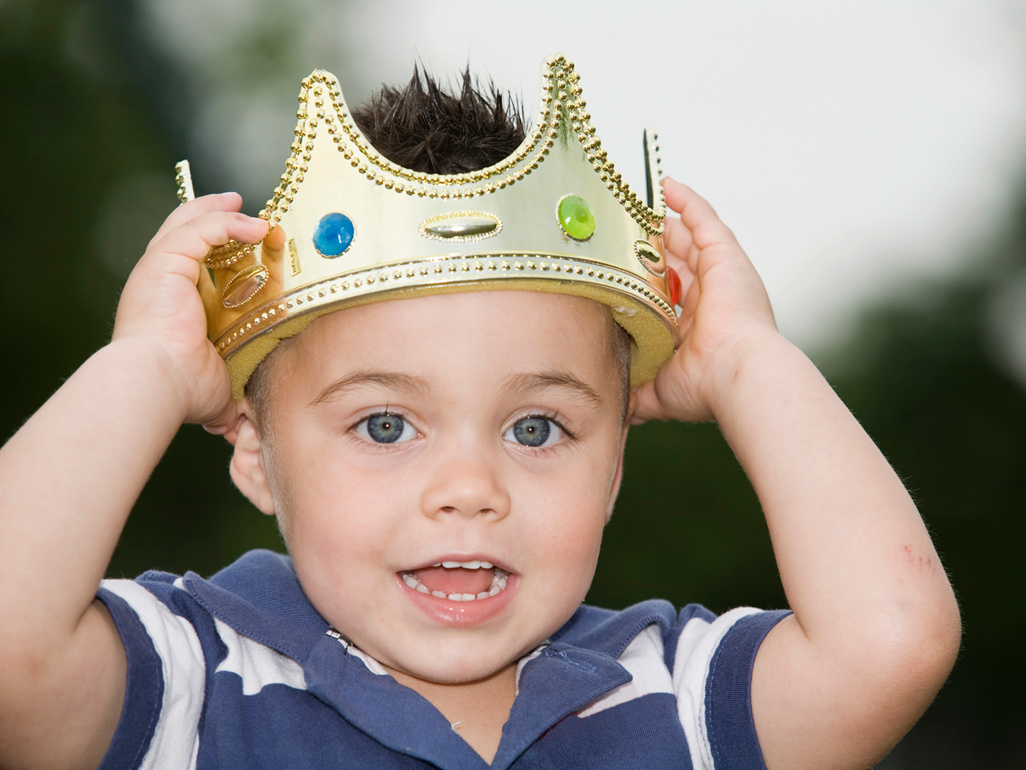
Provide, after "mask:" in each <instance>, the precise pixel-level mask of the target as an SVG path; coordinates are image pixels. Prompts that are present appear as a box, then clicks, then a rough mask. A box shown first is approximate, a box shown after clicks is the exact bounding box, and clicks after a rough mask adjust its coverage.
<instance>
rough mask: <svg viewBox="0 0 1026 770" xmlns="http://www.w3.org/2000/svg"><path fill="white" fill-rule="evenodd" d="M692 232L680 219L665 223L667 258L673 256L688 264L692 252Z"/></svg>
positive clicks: (664, 246)
mask: <svg viewBox="0 0 1026 770" xmlns="http://www.w3.org/2000/svg"><path fill="white" fill-rule="evenodd" d="M691 246H692V240H691V231H690V230H688V229H687V228H686V227H685V226H684V223H683V222H681V221H680V220H679V219H678V218H676V217H674V218H672V219H666V220H664V222H663V249H664V251H665V252H666V254H667V256H673V257H676V258H677V259H679V260H680V261H681V262H686V261H687V258H688V252H689V251H690V250H691Z"/></svg>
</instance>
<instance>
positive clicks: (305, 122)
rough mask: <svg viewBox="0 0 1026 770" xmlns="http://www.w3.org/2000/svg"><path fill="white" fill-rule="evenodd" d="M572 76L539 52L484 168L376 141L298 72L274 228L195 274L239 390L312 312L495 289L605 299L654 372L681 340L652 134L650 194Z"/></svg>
mask: <svg viewBox="0 0 1026 770" xmlns="http://www.w3.org/2000/svg"><path fill="white" fill-rule="evenodd" d="M578 80H579V77H578V75H577V74H576V73H575V72H574V66H573V64H572V63H571V62H569V61H567V60H566V59H565V58H564V57H562V56H554V57H551V58H549V59H548V60H547V61H546V62H545V65H544V67H543V75H542V97H541V100H540V103H539V107H538V112H537V115H536V117H535V120H534V123H533V126H532V129H531V132H530V133H529V134H528V136H527V137H526V138H525V139H524V141H523V143H522V144H521V145H520V146H519V147H518V148H517V149H516V150H515V151H514V152H513V154H512V155H510V156H509V157H508V158H506V159H505V160H503V161H501V162H500V163H497V164H495V165H493V166H489V167H488V168H485V169H481V170H480V171H472V172H469V173H464V174H456V175H438V174H426V173H421V172H417V171H411V170H409V169H406V168H402V167H401V166H398V165H396V164H394V163H391V162H390V161H388V160H386V159H385V158H384V157H382V156H381V155H380V154H378V153H377V152H376V151H375V150H374V149H373V148H372V147H371V146H370V145H369V144H368V142H367V140H366V139H365V138H364V136H363V134H362V133H361V132H360V130H359V129H358V128H357V127H356V124H355V123H354V121H353V118H352V117H351V115H350V113H349V109H348V107H347V106H346V103H345V100H344V99H343V97H342V92H341V89H340V87H339V84H338V80H337V79H336V78H335V76H334V75H331V74H330V73H327V72H324V71H320V70H318V71H315V72H313V73H312V74H311V75H310V76H309V77H308V78H306V79H305V80H304V81H303V88H302V91H301V92H300V94H299V111H298V113H297V116H298V118H299V122H298V124H297V126H296V131H295V133H296V140H295V142H294V143H293V144H292V156H291V157H290V158H289V160H288V163H287V165H286V172H285V173H284V174H283V175H282V178H281V185H280V186H279V187H278V188H277V189H276V190H275V191H274V197H273V198H272V199H271V200H270V201H268V202H267V206H266V207H265V209H264V211H263V212H262V213H261V214H260V216H261V217H263V218H264V219H266V220H267V221H268V222H269V223H270V224H271V225H272V227H273V226H275V225H277V226H280V228H281V230H282V231H283V234H284V238H282V237H281V235H282V233H281V232H280V231H272V232H273V233H275V234H274V235H269V236H268V237H267V238H265V240H264V241H263V242H262V243H261V244H257V245H252V246H251V245H245V244H239V243H235V242H230V243H228V244H225V245H224V246H221V247H219V248H217V249H214V250H213V251H212V252H211V253H210V254H209V255H208V257H207V259H206V268H207V269H206V270H204V271H203V274H202V275H201V276H200V283H199V289H200V294H201V296H202V297H203V301H204V304H205V306H206V310H207V322H208V327H207V330H208V334H209V337H210V340H211V342H213V343H214V345H215V347H216V348H217V350H218V351H219V352H220V354H221V356H222V357H223V358H224V359H225V360H226V362H227V364H228V369H229V371H230V372H231V376H232V386H233V395H234V396H235V398H236V399H240V398H242V394H243V390H244V388H245V384H246V381H247V380H248V379H249V377H250V375H251V374H252V373H253V370H254V369H256V367H257V365H258V364H259V363H260V362H261V361H262V360H263V359H264V357H265V356H267V354H268V353H270V351H271V350H272V349H273V348H274V346H275V345H276V344H277V343H278V341H279V340H281V339H284V338H286V337H289V336H291V335H294V334H297V333H298V332H300V331H301V330H302V329H304V328H305V327H306V326H307V325H308V324H309V323H310V322H311V321H312V320H314V319H315V318H317V317H318V316H319V315H322V314H324V313H327V312H331V311H334V310H339V309H342V308H344V307H351V306H354V305H359V304H364V303H367V302H377V301H381V300H386V299H402V298H406V297H414V296H420V295H423V294H435V293H446V292H457V291H487V290H493V289H506V290H529V291H548V292H556V293H561V294H572V295H578V296H583V297H588V298H591V299H593V300H596V301H598V302H601V303H603V304H605V305H607V306H609V308H610V309H611V310H612V313H613V318H614V319H615V320H616V322H617V323H619V324H620V325H621V326H622V327H624V328H625V329H626V330H627V332H628V333H629V334H630V336H631V339H632V346H631V384H632V385H638V384H641V383H642V382H645V381H646V380H649V379H651V378H652V377H654V376H655V374H656V372H657V371H658V370H659V367H660V366H661V365H662V363H663V362H664V361H665V360H666V359H667V358H668V357H669V356H670V355H672V353H673V350H674V349H675V347H676V346H677V344H679V334H678V329H677V313H676V310H675V305H677V303H678V302H679V291H680V283H679V279H678V278H677V276H676V274H675V273H674V272H673V270H672V268H669V267H668V266H667V264H666V261H665V259H664V258H663V255H662V232H663V217H664V215H665V203H664V201H663V195H662V189H661V187H660V185H659V179H660V173H659V160H658V158H657V156H656V153H657V152H658V147H657V146H656V137H655V134H654V133H652V132H651V131H648V130H646V131H645V137H644V139H645V154H646V173H647V181H648V197H649V203H648V204H645V203H643V202H642V201H641V199H640V198H639V197H638V196H637V195H636V194H635V193H634V191H633V190H631V189H630V187H629V186H628V185H627V184H626V183H625V182H624V181H623V180H622V178H621V176H620V174H619V173H617V172H616V171H615V170H614V168H613V165H612V163H610V162H609V161H608V160H607V158H606V152H605V150H603V149H602V148H601V143H600V142H599V139H598V137H597V136H596V135H595V129H594V128H593V127H592V125H591V122H590V116H589V114H588V113H587V112H586V110H585V102H584V100H583V99H582V98H581V89H580V86H579V85H578ZM178 185H179V197H180V198H181V199H182V200H188V199H189V198H191V197H192V183H191V180H190V177H189V168H188V164H187V162H185V161H183V162H182V163H181V164H179V166H178ZM653 199H654V201H653Z"/></svg>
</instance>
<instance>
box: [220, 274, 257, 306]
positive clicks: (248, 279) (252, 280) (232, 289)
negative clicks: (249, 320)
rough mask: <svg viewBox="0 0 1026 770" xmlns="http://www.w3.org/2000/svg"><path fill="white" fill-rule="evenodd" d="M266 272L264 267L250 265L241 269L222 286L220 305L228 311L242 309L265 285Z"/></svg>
mask: <svg viewBox="0 0 1026 770" xmlns="http://www.w3.org/2000/svg"><path fill="white" fill-rule="evenodd" d="M267 275H268V270H267V268H266V267H265V266H264V265H250V266H249V267H246V268H243V269H242V270H240V271H239V272H237V273H236V274H235V275H233V276H232V277H231V279H230V280H229V281H228V283H226V284H225V285H224V290H223V291H222V292H221V304H222V305H224V306H225V308H227V309H228V310H234V309H235V308H237V307H242V306H243V305H245V304H246V303H247V302H249V301H250V300H251V299H253V297H255V296H256V295H257V293H258V292H259V291H260V290H261V289H262V288H264V284H266V283H267Z"/></svg>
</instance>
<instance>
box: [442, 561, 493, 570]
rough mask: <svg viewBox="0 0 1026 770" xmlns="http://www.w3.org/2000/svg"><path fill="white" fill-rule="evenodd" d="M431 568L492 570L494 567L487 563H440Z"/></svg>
mask: <svg viewBox="0 0 1026 770" xmlns="http://www.w3.org/2000/svg"><path fill="white" fill-rule="evenodd" d="M431 566H432V567H445V568H446V569H456V568H457V567H462V568H463V569H492V568H493V567H494V566H495V565H494V564H492V563H491V562H488V561H440V562H438V563H437V564H432V565H431Z"/></svg>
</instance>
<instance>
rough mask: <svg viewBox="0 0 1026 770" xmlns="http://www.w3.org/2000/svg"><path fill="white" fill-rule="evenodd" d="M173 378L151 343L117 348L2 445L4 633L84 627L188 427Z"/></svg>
mask: <svg viewBox="0 0 1026 770" xmlns="http://www.w3.org/2000/svg"><path fill="white" fill-rule="evenodd" d="M166 375H167V372H166V371H164V369H163V367H162V365H161V363H160V361H159V359H157V358H155V357H154V356H153V355H152V354H151V353H149V352H148V351H147V350H146V348H145V346H144V345H141V344H136V343H124V342H114V343H111V344H110V345H108V346H107V347H105V348H103V349H101V350H100V351H99V352H97V353H96V354H95V355H94V356H92V357H91V358H90V359H89V360H88V361H86V362H85V363H84V364H83V365H82V367H81V368H80V369H79V370H78V371H77V372H76V373H75V374H74V375H73V376H72V377H71V378H70V379H69V380H68V381H67V382H66V383H65V384H64V385H63V386H62V387H61V388H60V389H59V390H58V391H57V392H56V393H55V394H54V395H53V396H52V397H51V398H50V399H49V400H48V401H47V402H46V404H44V405H43V407H42V408H41V409H40V410H39V411H38V412H37V413H36V414H35V415H33V417H32V418H31V419H30V420H29V421H28V422H27V423H26V424H25V425H24V426H23V427H22V428H21V430H19V431H18V432H17V433H16V434H15V435H14V436H13V437H12V438H11V439H10V441H9V442H8V443H7V444H6V445H5V446H4V447H3V449H2V450H0V581H2V586H3V591H0V628H3V629H5V631H4V632H3V636H4V637H7V636H8V634H10V633H15V632H16V633H18V634H19V635H20V636H21V638H22V639H24V638H26V637H31V636H34V635H35V634H37V633H40V632H45V633H46V634H48V635H49V638H51V639H55V638H61V637H62V636H65V635H68V634H71V633H73V631H74V629H75V626H76V625H77V623H78V622H79V621H80V620H81V618H82V616H83V615H84V613H85V611H86V610H87V608H88V607H89V605H90V603H91V601H92V599H93V597H94V595H95V592H96V588H97V585H98V584H99V581H100V579H101V578H102V577H103V573H104V571H105V570H106V567H107V564H108V563H109V561H110V557H111V554H112V553H113V550H114V547H115V544H116V543H117V540H118V537H119V535H120V533H121V530H122V528H123V526H124V523H125V520H126V518H127V517H128V514H129V511H130V510H131V508H132V505H133V504H134V502H135V500H136V498H137V497H138V495H139V492H140V491H141V489H142V487H143V485H144V484H145V483H146V480H147V478H148V477H149V475H150V473H151V472H152V470H153V468H154V467H155V466H156V464H157V462H158V461H159V459H160V457H161V455H162V454H163V452H164V450H165V449H166V448H167V445H168V444H169V442H170V441H171V439H172V438H173V437H174V434H175V432H176V431H177V429H178V427H179V425H180V424H181V420H182V409H181V405H180V404H179V403H178V402H177V397H176V396H175V393H174V391H173V387H172V384H171V382H170V378H169V377H167V376H166ZM4 641H8V642H9V641H11V640H9V639H6V638H5V639H4Z"/></svg>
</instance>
